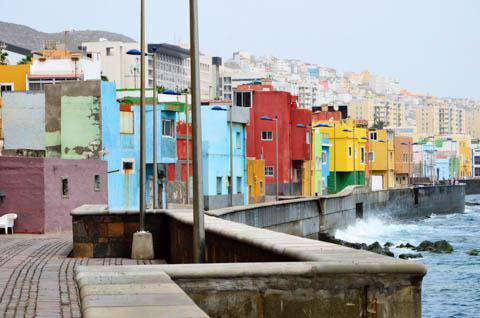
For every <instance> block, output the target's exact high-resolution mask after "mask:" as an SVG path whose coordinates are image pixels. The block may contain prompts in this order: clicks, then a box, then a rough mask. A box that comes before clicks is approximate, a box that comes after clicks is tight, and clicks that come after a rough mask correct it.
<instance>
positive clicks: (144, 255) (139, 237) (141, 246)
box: [132, 0, 154, 260]
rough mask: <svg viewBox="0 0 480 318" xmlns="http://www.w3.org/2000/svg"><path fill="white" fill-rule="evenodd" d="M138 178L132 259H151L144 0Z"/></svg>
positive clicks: (152, 254)
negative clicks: (147, 206) (147, 214)
mask: <svg viewBox="0 0 480 318" xmlns="http://www.w3.org/2000/svg"><path fill="white" fill-rule="evenodd" d="M140 41H141V43H140V64H141V65H140V113H141V115H140V176H139V183H140V184H139V188H140V191H139V192H140V193H139V207H140V209H139V217H140V220H139V223H140V229H139V231H138V232H136V233H134V234H133V241H132V258H133V259H143V260H147V259H153V258H154V253H153V238H152V234H151V233H149V232H147V231H146V230H145V203H146V202H145V172H146V171H145V157H146V151H145V145H146V138H145V114H146V112H145V54H144V53H145V0H140Z"/></svg>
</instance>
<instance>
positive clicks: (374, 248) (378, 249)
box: [366, 242, 394, 257]
mask: <svg viewBox="0 0 480 318" xmlns="http://www.w3.org/2000/svg"><path fill="white" fill-rule="evenodd" d="M366 250H367V251H370V252H373V253H377V254H380V255H386V256H390V257H394V255H393V253H392V252H391V251H390V249H389V248H388V247H382V245H380V243H378V242H375V243H373V244H370V245H368V246H367V248H366Z"/></svg>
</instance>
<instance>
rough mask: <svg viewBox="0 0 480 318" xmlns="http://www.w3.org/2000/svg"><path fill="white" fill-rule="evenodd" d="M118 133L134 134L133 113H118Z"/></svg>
mask: <svg viewBox="0 0 480 318" xmlns="http://www.w3.org/2000/svg"><path fill="white" fill-rule="evenodd" d="M120 133H121V134H133V133H134V117H133V112H125V111H121V112H120Z"/></svg>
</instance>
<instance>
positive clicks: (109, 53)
mask: <svg viewBox="0 0 480 318" xmlns="http://www.w3.org/2000/svg"><path fill="white" fill-rule="evenodd" d="M105 53H106V54H107V56H113V47H107V48H106V52H105Z"/></svg>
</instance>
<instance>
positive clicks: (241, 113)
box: [202, 105, 250, 210]
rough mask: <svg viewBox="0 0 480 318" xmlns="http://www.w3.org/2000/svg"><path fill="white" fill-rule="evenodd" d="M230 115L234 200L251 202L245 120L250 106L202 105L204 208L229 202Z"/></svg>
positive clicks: (240, 202) (216, 207)
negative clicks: (249, 197) (248, 192)
mask: <svg viewBox="0 0 480 318" xmlns="http://www.w3.org/2000/svg"><path fill="white" fill-rule="evenodd" d="M230 116H232V128H233V133H232V136H233V204H234V205H246V204H248V194H247V158H246V124H247V123H248V118H249V117H250V116H249V112H248V109H247V108H243V107H232V108H231V110H230V106H225V105H224V106H212V105H209V106H202V147H203V149H202V155H203V187H204V188H203V191H204V196H205V209H207V210H213V209H218V208H222V207H226V206H229V204H230V202H229V192H228V189H229V182H230Z"/></svg>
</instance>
